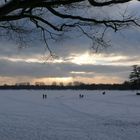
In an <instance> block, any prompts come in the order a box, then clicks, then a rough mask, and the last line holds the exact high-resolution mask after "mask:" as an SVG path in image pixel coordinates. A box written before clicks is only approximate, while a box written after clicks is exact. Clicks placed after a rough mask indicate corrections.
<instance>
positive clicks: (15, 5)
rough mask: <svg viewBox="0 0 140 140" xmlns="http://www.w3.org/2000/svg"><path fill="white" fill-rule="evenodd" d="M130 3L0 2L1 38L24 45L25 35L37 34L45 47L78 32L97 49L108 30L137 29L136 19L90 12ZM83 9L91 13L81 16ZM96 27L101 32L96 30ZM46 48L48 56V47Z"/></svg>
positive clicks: (69, 0)
mask: <svg viewBox="0 0 140 140" xmlns="http://www.w3.org/2000/svg"><path fill="white" fill-rule="evenodd" d="M132 1H134V0H0V36H4V37H10V38H12V39H16V40H17V41H19V42H23V41H24V40H23V39H24V37H26V34H31V33H34V32H35V31H37V32H38V34H37V35H36V36H40V37H41V38H42V39H43V40H44V41H45V44H46V46H47V47H48V44H47V39H54V40H56V39H57V38H58V37H60V36H62V35H64V33H66V32H68V31H75V30H77V31H79V32H81V33H82V34H84V35H85V36H86V37H88V38H89V39H91V40H92V42H93V48H94V49H95V50H97V49H98V48H99V47H101V46H104V47H106V46H108V43H107V42H106V41H105V40H104V36H105V33H106V30H107V29H112V30H114V31H115V32H116V31H118V30H120V29H122V28H125V27H128V26H129V25H134V26H139V20H138V18H137V17H135V16H134V15H133V16H132V15H127V16H125V15H122V16H120V17H112V18H111V17H97V16H94V14H95V12H93V11H92V10H94V9H97V10H98V9H100V8H101V7H109V8H110V7H113V6H114V5H118V4H125V3H130V2H132ZM137 1H139V0H137ZM83 10H85V11H87V10H91V12H90V15H88V16H87V15H86V14H81V11H83ZM25 23H26V24H25ZM97 27H98V28H99V29H100V30H98V31H97V30H95V29H96V28H97ZM39 33H40V34H39ZM15 35H16V37H15ZM13 36H14V37H13ZM31 36H33V35H31ZM25 42H26V41H25ZM95 44H96V45H95ZM48 49H49V51H50V53H51V50H50V48H49V47H48Z"/></svg>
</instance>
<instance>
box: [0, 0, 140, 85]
mask: <svg viewBox="0 0 140 140" xmlns="http://www.w3.org/2000/svg"><path fill="white" fill-rule="evenodd" d="M126 7H127V8H128V9H129V8H130V9H131V12H133V13H135V12H136V11H137V10H138V9H139V8H140V4H138V3H136V2H135V1H134V2H133V4H130V5H127V6H125V7H121V8H122V9H121V10H124V9H126ZM123 8H124V9H123ZM102 10H103V11H104V10H105V11H106V13H108V14H110V13H109V12H108V10H106V9H102ZM112 10H113V9H112ZM124 11H125V10H124ZM134 11H135V12H134ZM114 12H116V11H114ZM114 14H115V15H116V13H113V15H114ZM69 35H70V36H72V34H69ZM107 38H108V39H109V40H111V46H109V47H108V48H104V49H101V50H99V51H98V52H97V53H95V52H94V50H91V41H90V40H89V39H87V38H85V37H84V36H82V37H79V38H77V37H70V38H67V39H60V40H59V41H57V42H53V43H52V42H49V45H50V48H51V50H52V51H53V52H54V53H55V54H56V55H57V56H58V57H57V58H56V59H49V60H47V57H48V52H47V51H46V49H45V47H44V44H43V42H38V43H37V42H36V41H33V43H31V44H30V45H29V46H28V47H23V48H21V47H19V45H18V44H16V43H15V42H13V41H11V40H5V39H1V40H0V85H3V84H15V83H21V82H30V83H32V84H34V83H35V82H44V83H45V84H51V83H52V82H54V81H56V82H57V83H60V82H63V83H69V82H74V81H80V82H84V83H122V82H124V81H126V80H128V77H129V74H130V72H131V70H132V65H135V64H137V65H140V55H139V53H140V28H135V27H129V28H127V29H122V30H121V31H119V32H117V33H114V32H113V31H109V33H108V34H107Z"/></svg>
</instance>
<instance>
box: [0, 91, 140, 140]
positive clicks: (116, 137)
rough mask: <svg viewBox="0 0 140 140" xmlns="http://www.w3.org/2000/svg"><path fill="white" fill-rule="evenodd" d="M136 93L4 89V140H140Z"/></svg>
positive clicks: (0, 136) (0, 133)
mask: <svg viewBox="0 0 140 140" xmlns="http://www.w3.org/2000/svg"><path fill="white" fill-rule="evenodd" d="M135 93H136V92H135V91H106V94H105V95H102V91H86V90H85V91H84V90H83V91H80V90H79V91H73V90H60V91H55V90H54V91H47V90H38V91H37V90H36V91H34V90H5V91H3V90H1V91H0V140H140V96H136V94H135ZM43 94H47V99H43V98H42V97H43ZM79 94H83V95H84V98H79Z"/></svg>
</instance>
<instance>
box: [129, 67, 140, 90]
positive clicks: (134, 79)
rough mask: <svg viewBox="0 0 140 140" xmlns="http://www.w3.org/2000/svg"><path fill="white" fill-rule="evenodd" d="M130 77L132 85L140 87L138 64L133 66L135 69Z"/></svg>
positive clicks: (139, 68)
mask: <svg viewBox="0 0 140 140" xmlns="http://www.w3.org/2000/svg"><path fill="white" fill-rule="evenodd" d="M129 78H130V82H131V83H132V85H133V86H134V87H135V88H137V89H138V88H139V87H140V66H138V65H134V66H133V70H132V72H131V73H130V76H129Z"/></svg>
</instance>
